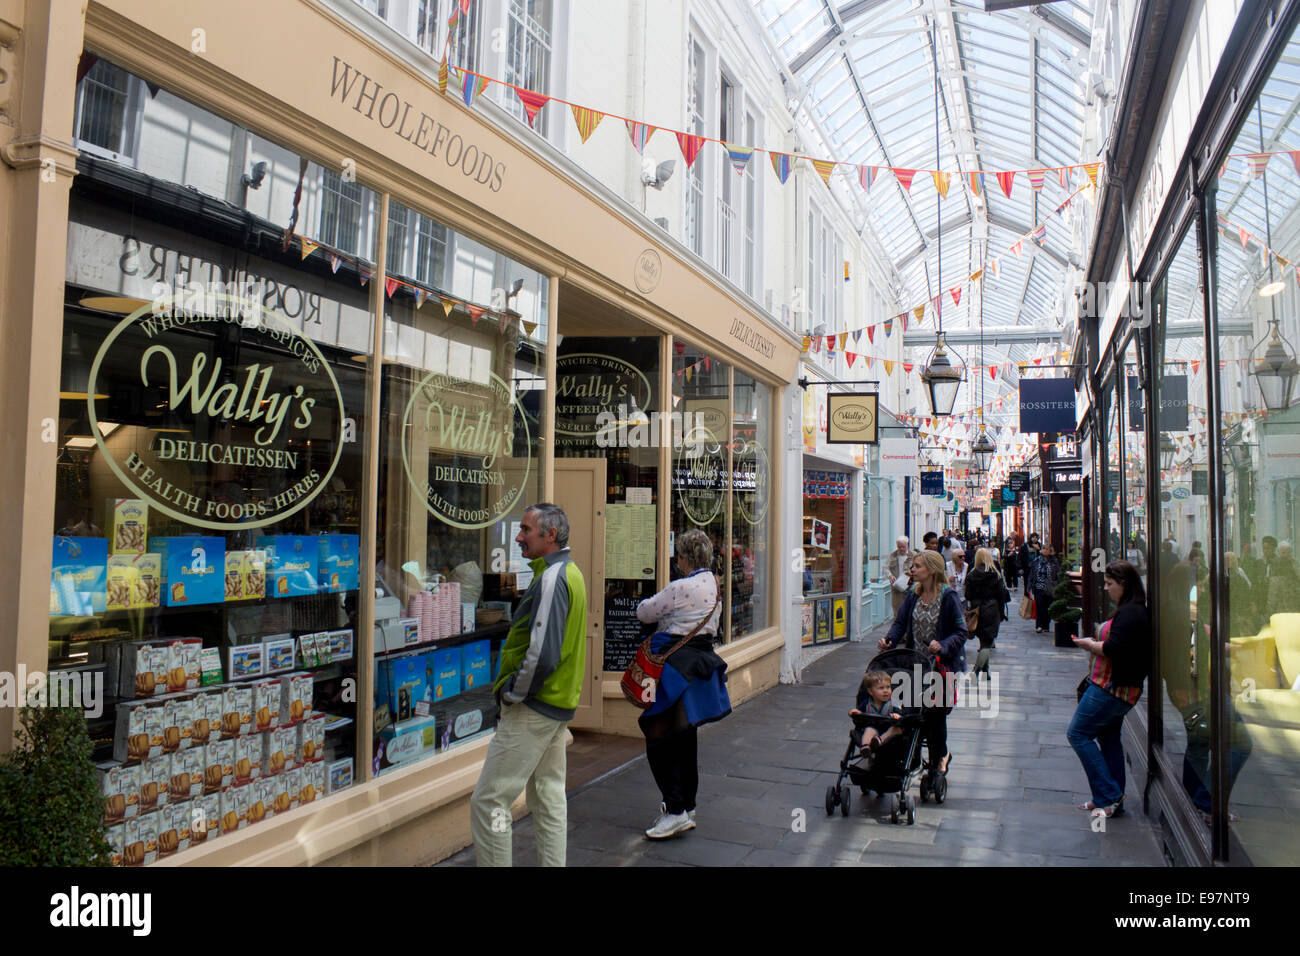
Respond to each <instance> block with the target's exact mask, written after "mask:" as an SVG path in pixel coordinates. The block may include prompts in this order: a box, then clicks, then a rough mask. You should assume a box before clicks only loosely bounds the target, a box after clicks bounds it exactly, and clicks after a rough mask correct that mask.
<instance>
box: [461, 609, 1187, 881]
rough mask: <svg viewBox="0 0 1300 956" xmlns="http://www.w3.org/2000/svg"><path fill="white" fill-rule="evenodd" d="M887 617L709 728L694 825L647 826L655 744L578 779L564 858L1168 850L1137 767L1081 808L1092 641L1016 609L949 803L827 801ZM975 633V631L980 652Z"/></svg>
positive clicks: (963, 722) (952, 722) (625, 862)
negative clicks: (904, 818)
mask: <svg viewBox="0 0 1300 956" xmlns="http://www.w3.org/2000/svg"><path fill="white" fill-rule="evenodd" d="M1012 609H1013V612H1014V604H1013V606H1012ZM882 633H883V630H878V631H876V632H874V633H873V634H872V635H871V636H870V638H869V642H867V643H861V644H848V645H845V646H843V647H841V648H839V649H837V650H835V651H834V652H833V653H830V654H828V655H826V656H825V657H823V658H821V659H820V660H818V661H817V662H816V663H814V664H813V665H812V666H811V667H809V668H807V669H806V670H805V671H804V673H803V683H801V684H797V685H780V686H778V687H776V688H774V689H772V690H770V691H768V692H767V693H765V694H762V695H760V696H759V697H757V698H755V699H754V700H751V701H748V702H746V703H745V704H744V705H742V706H740V707H738V708H736V710H735V712H734V713H733V714H732V715H731V716H730V717H728V718H727V719H726V720H724V721H722V722H720V723H717V724H713V725H710V726H708V727H705V728H703V729H702V730H701V732H700V748H699V750H700V756H699V765H700V792H699V807H698V813H697V824H698V826H697V828H696V829H695V830H693V831H691V832H688V833H685V834H682V835H680V836H678V837H675V838H673V839H671V840H666V841H660V842H651V841H649V840H647V839H645V836H644V833H643V831H644V829H645V828H646V827H648V826H649V825H650V824H651V823H653V822H654V818H655V816H656V811H657V808H658V805H659V794H658V791H657V790H656V788H655V785H654V780H653V778H652V777H651V775H650V769H649V767H648V766H647V765H646V762H645V758H644V756H642V757H640V758H638V759H636V760H634V761H633V762H632V763H630V764H628V765H627V766H625V767H623V768H622V769H620V770H618V771H617V772H615V773H612V774H608V775H606V776H605V777H603V778H601V779H598V780H596V781H595V782H594V783H593V784H591V785H589V786H587V787H584V788H580V789H579V790H577V791H575V792H573V793H571V794H570V798H569V847H568V860H569V865H571V866H584V865H585V866H679V865H693V866H736V865H740V866H826V865H833V866H852V865H858V866H894V865H904V866H952V865H954V864H956V865H960V864H975V865H993V866H1115V865H1135V866H1161V865H1164V862H1165V861H1164V859H1163V856H1162V855H1161V852H1160V849H1159V846H1158V843H1157V840H1156V837H1155V829H1154V826H1153V824H1152V822H1151V821H1149V820H1147V819H1146V818H1145V817H1143V816H1142V814H1141V812H1140V808H1141V802H1142V801H1141V792H1140V781H1134V780H1132V779H1130V780H1129V782H1128V800H1127V801H1126V802H1127V804H1128V805H1129V806H1130V807H1131V808H1134V809H1131V810H1130V812H1129V814H1128V815H1127V816H1125V817H1123V818H1119V819H1111V820H1108V821H1106V824H1107V827H1106V832H1104V833H1095V832H1093V831H1092V830H1091V828H1090V826H1089V818H1088V816H1087V815H1086V814H1084V813H1082V812H1080V811H1079V810H1076V809H1075V806H1074V805H1075V804H1076V803H1079V802H1081V801H1083V800H1085V799H1087V797H1088V790H1087V782H1086V778H1085V777H1084V774H1083V770H1082V769H1081V767H1080V765H1079V761H1078V759H1077V758H1076V757H1075V755H1074V752H1073V751H1072V750H1071V749H1070V747H1069V745H1068V744H1067V743H1066V741H1065V728H1066V726H1067V724H1068V723H1069V719H1070V715H1071V714H1072V713H1073V711H1074V706H1075V693H1074V690H1075V686H1076V685H1077V683H1078V681H1079V678H1080V677H1081V676H1082V675H1083V673H1084V668H1085V663H1086V659H1085V655H1084V653H1083V652H1082V651H1078V650H1074V649H1072V648H1071V649H1065V650H1063V649H1057V648H1055V647H1053V646H1052V640H1051V635H1050V634H1035V633H1034V629H1033V623H1032V622H1026V621H1021V620H1020V619H1019V618H1018V617H1014V614H1013V620H1012V621H1009V622H1006V623H1004V624H1003V626H1002V632H1001V634H1000V635H999V637H998V646H997V650H996V651H995V652H994V654H995V656H994V668H995V669H996V671H997V676H998V688H997V690H998V693H997V697H996V699H997V703H998V712H997V715H996V716H994V717H981V716H980V711H979V710H978V709H974V708H958V709H957V710H955V711H954V712H953V713H952V714H951V715H950V716H949V719H948V745H949V749H950V750H951V751H952V753H953V755H954V756H953V765H952V770H951V772H950V774H949V778H948V779H949V790H948V797H947V800H946V801H945V802H944V804H943V805H942V806H936V805H935V804H934V803H933V802H931V803H924V804H923V803H919V802H918V804H917V808H916V823H915V825H913V826H906V825H903V824H899V825H892V824H890V822H889V809H888V800H887V799H875V800H869V801H868V800H863V799H862V798H861V796H860V794H859V792H858V791H856V790H854V792H853V801H852V813H851V816H850V817H848V818H844V817H841V816H840V813H839V811H838V810H837V811H836V813H835V815H834V816H832V817H827V816H826V811H825V808H824V800H825V791H826V787H827V786H828V785H829V784H830V783H832V782H833V781H834V778H835V774H836V772H837V770H838V766H839V760H840V757H841V756H842V755H843V753H844V747H845V745H846V743H847V739H848V737H847V735H848V731H849V726H850V725H849V720H848V717H847V711H848V710H849V708H850V707H852V706H853V696H854V691H855V689H856V687H857V684H858V681H859V680H860V678H861V675H862V672H863V670H864V668H865V665H866V663H867V661H869V660H870V659H871V657H872V656H873V655H874V654H875V650H874V648H875V641H876V639H877V637H879V636H880V635H881V634H882ZM975 647H976V643H975V642H974V641H971V642H970V643H969V644H967V650H968V654H969V655H970V661H971V663H972V664H973V662H974V652H975ZM912 793H913V795H914V796H915V795H916V787H915V784H914V785H913V790H912ZM1135 811H1136V812H1135ZM799 820H802V821H803V822H804V823H805V826H804V827H803V828H802V829H801V828H799V827H798V826H796V822H797V821H799ZM514 834H515V836H514V849H515V862H516V863H517V864H519V865H532V864H533V863H535V861H536V855H535V852H534V845H533V833H532V825H531V820H529V819H525V820H523V821H520V822H519V823H518V824H516V825H515V830H514ZM473 859H474V858H473V849H472V848H470V849H467V850H465V851H462V852H461V853H458V854H456V855H455V856H453V857H452V858H450V859H448V860H446V861H444V863H443V864H442V865H444V866H445V865H451V866H457V865H460V866H472V865H473Z"/></svg>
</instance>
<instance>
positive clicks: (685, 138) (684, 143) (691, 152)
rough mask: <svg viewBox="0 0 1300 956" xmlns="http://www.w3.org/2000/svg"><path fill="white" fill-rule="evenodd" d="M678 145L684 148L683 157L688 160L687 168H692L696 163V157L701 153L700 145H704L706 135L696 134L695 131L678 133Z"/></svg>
mask: <svg viewBox="0 0 1300 956" xmlns="http://www.w3.org/2000/svg"><path fill="white" fill-rule="evenodd" d="M677 145H678V146H680V147H681V148H682V158H683V159H685V160H686V168H687V169H690V168H691V166H692V165H694V163H695V157H696V156H698V155H699V154H700V147H701V146H703V145H704V137H703V136H696V135H695V134H694V133H678V134H677Z"/></svg>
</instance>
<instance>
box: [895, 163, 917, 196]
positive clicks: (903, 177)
mask: <svg viewBox="0 0 1300 956" xmlns="http://www.w3.org/2000/svg"><path fill="white" fill-rule="evenodd" d="M915 175H916V170H915V169H897V168H894V178H895V179H897V180H898V184H899V185H900V186H902V187H903V192H911V191H912V177H913V176H915Z"/></svg>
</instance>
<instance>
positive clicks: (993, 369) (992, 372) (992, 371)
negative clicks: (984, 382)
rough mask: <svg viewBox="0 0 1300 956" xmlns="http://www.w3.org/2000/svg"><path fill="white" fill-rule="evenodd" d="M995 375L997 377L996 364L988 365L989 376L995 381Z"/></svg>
mask: <svg viewBox="0 0 1300 956" xmlns="http://www.w3.org/2000/svg"><path fill="white" fill-rule="evenodd" d="M997 377H998V367H997V366H996V365H990V366H989V378H991V379H993V380H994V381H997Z"/></svg>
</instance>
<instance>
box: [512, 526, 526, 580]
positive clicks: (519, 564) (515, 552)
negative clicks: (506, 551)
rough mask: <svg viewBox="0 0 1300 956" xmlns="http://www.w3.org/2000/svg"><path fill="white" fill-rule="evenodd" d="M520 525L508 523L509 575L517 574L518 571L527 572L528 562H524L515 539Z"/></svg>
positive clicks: (520, 549) (522, 553)
mask: <svg viewBox="0 0 1300 956" xmlns="http://www.w3.org/2000/svg"><path fill="white" fill-rule="evenodd" d="M519 528H520V523H519V522H518V521H512V522H510V573H511V574H518V573H519V572H520V571H527V570H528V562H527V561H525V560H524V552H523V549H522V548H521V547H520V546H519V542H518V541H517V540H515V539H517V538H518V537H519Z"/></svg>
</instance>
